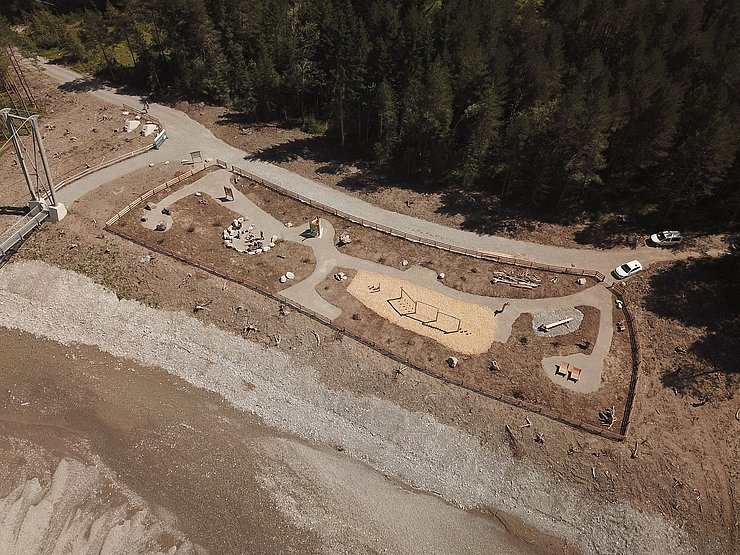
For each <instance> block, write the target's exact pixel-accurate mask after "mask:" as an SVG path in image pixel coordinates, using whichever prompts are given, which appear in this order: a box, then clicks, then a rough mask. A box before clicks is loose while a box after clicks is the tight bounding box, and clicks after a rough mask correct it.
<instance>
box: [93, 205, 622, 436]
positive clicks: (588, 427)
mask: <svg viewBox="0 0 740 555" xmlns="http://www.w3.org/2000/svg"><path fill="white" fill-rule="evenodd" d="M112 220H113V221H112V222H111V221H110V220H109V222H108V223H106V227H105V229H106V231H108V232H110V233H113V234H114V235H117V236H119V237H121V238H122V239H125V240H127V241H130V242H132V243H135V244H137V245H139V246H141V247H143V248H145V249H148V250H150V251H154V252H157V253H159V254H161V255H163V256H168V257H170V258H172V259H174V260H177V261H178V262H181V263H183V264H188V265H190V266H192V267H194V268H197V269H199V270H202V271H204V272H207V273H209V274H211V275H213V276H216V277H218V278H220V279H224V280H227V281H230V282H232V283H236V284H237V285H241V286H243V287H246V288H248V289H250V290H252V291H254V292H256V293H259V294H260V295H262V296H264V297H267V298H269V299H272V300H273V301H275V302H277V303H280V304H283V305H286V306H289V307H291V308H292V309H293V310H295V311H296V312H300V313H301V314H304V315H306V316H308V317H309V318H311V319H313V320H315V321H316V322H319V323H320V324H323V325H324V326H326V327H327V328H329V329H331V330H333V331H335V332H339V333H341V334H343V335H345V336H347V337H349V338H350V339H354V340H355V341H357V342H358V343H361V344H363V345H365V346H367V347H370V348H371V349H373V350H374V351H376V352H377V353H379V354H381V355H383V356H385V357H387V358H389V359H391V360H393V361H395V362H398V363H401V364H404V365H406V366H408V367H409V368H413V369H414V370H417V371H418V372H421V373H423V374H426V375H427V376H430V377H431V378H434V379H436V380H440V381H442V382H444V383H447V384H449V385H454V386H457V387H461V388H463V389H465V390H466V391H470V392H472V393H476V394H478V395H481V396H483V397H487V398H489V399H493V400H496V401H500V402H503V403H506V404H508V405H511V406H513V407H516V408H519V409H523V410H526V411H529V412H531V413H533V414H538V415H540V416H543V417H545V418H548V419H550V420H554V421H556V422H559V423H561V424H565V425H567V426H570V427H571V428H575V429H577V430H581V431H583V432H587V433H590V434H594V435H598V436H601V437H603V438H606V439H609V440H611V441H623V440H624V434H618V433H615V432H612V431H611V430H607V429H605V428H602V427H599V426H595V425H592V424H588V423H586V422H582V421H579V420H576V419H572V418H567V417H565V416H564V415H562V414H558V413H556V412H554V411H550V410H548V409H545V408H542V407H540V406H537V405H534V404H532V403H528V402H527V401H523V400H521V399H517V398H515V397H512V396H509V395H503V394H500V393H496V392H494V391H491V390H489V389H484V388H480V387H475V386H472V385H470V384H467V383H465V382H463V381H461V380H456V379H454V378H450V377H449V376H446V375H444V374H442V373H441V372H439V371H438V370H435V369H432V368H429V367H428V366H422V365H419V364H416V363H414V362H413V361H410V360H408V359H406V358H404V357H403V356H400V355H398V354H396V353H394V352H392V351H390V350H388V349H387V348H386V347H384V346H383V345H379V344H377V343H375V342H374V341H372V340H371V339H368V338H366V337H364V336H362V335H359V334H357V333H355V332H353V331H351V330H348V329H347V328H345V327H344V326H340V325H338V324H336V323H335V322H334V321H333V320H331V319H329V318H327V317H326V316H323V315H321V314H319V313H317V312H314V311H313V310H311V309H309V308H306V307H304V306H303V305H301V304H298V303H296V302H295V301H293V300H291V299H288V298H287V297H284V296H282V295H280V294H279V293H272V292H270V291H267V290H266V289H264V288H263V287H262V286H260V285H258V284H255V283H252V282H250V281H247V280H244V279H236V278H233V277H231V276H228V275H226V274H223V273H221V272H220V271H218V270H217V269H216V268H213V267H210V266H205V265H203V264H201V263H199V262H195V261H194V260H191V259H188V258H185V257H182V256H179V255H176V254H174V253H172V252H169V251H166V250H164V249H161V248H159V247H158V246H155V245H150V244H148V243H146V242H144V241H141V240H139V239H137V238H135V237H132V236H131V235H129V234H128V233H126V232H125V231H123V230H122V229H120V228H110V227H109V226H110V225H112V223H115V222H116V221H118V218H113V219H112Z"/></svg>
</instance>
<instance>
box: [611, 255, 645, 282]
mask: <svg viewBox="0 0 740 555" xmlns="http://www.w3.org/2000/svg"><path fill="white" fill-rule="evenodd" d="M641 270H642V264H640V263H639V262H638V261H637V260H632V261H630V262H627V263H626V264H622V265H621V266H617V267H616V268H614V276H615V277H616V278H618V279H624V278H627V277H630V276H633V275H635V274H636V273H637V272H639V271H641Z"/></svg>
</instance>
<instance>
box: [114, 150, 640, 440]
mask: <svg viewBox="0 0 740 555" xmlns="http://www.w3.org/2000/svg"><path fill="white" fill-rule="evenodd" d="M213 165H218V166H219V167H221V168H224V169H228V164H227V163H226V162H225V161H223V160H220V159H216V161H215V162H210V163H208V164H205V165H204V166H203V167H202V168H199V169H197V170H196V169H193V170H190V171H189V172H186V173H185V174H183V175H180V176H178V177H176V178H174V179H171V180H169V181H167V182H165V183H162V184H161V185H159V186H157V187H155V188H154V189H151V190H150V191H147V192H146V193H144V194H142V195H141V196H139V197H138V198H136V199H135V200H134V201H133V202H131V203H130V204H129V205H127V206H126V207H124V208H123V209H122V210H121V211H120V212H118V213H117V214H116V215H115V216H113V217H112V218H111V219H110V220H108V221H107V222H106V223H105V230H106V231H108V232H110V233H113V234H115V235H118V236H119V237H121V238H123V239H125V240H127V241H130V242H132V243H135V244H138V245H140V246H142V247H144V248H146V249H149V250H151V251H154V252H157V253H159V254H162V255H164V256H168V257H170V258H172V259H174V260H177V261H178V262H181V263H184V264H188V265H190V266H193V267H195V268H198V269H200V270H202V271H204V272H207V273H209V274H211V275H213V276H216V277H218V278H221V279H224V280H227V281H230V282H233V283H236V284H238V285H241V286H243V287H246V288H248V289H250V290H252V291H254V292H256V293H259V294H260V295H263V296H265V297H267V298H269V299H272V300H274V301H275V302H278V303H280V304H283V305H286V306H290V307H291V308H293V309H294V310H295V311H297V312H300V313H301V314H304V315H306V316H308V317H309V318H312V319H313V320H315V321H316V322H319V323H321V324H323V325H324V326H326V327H328V328H330V329H332V330H334V331H336V332H339V333H342V334H343V335H345V336H347V337H349V338H351V339H354V340H355V341H357V342H358V343H361V344H363V345H365V346H367V347H370V348H371V349H373V350H374V351H376V352H378V353H380V354H381V355H383V356H385V357H387V358H389V359H391V360H393V361H396V362H398V363H401V364H404V365H406V366H408V367H410V368H413V369H415V370H417V371H419V372H421V373H423V374H426V375H428V376H430V377H432V378H434V379H437V380H440V381H442V382H444V383H447V384H450V385H454V386H457V387H461V388H463V389H465V390H467V391H470V392H473V393H476V394H478V395H482V396H484V397H487V398H489V399H494V400H496V401H500V402H503V403H506V404H508V405H511V406H513V407H517V408H520V409H524V410H527V411H529V412H531V413H533V414H539V415H540V416H543V417H545V418H548V419H550V420H554V421H556V422H560V423H561V424H565V425H567V426H570V427H572V428H575V429H578V430H581V431H584V432H587V433H590V434H594V435H598V436H601V437H604V438H606V439H609V440H612V441H623V440H624V439H625V435H626V432H627V427H628V425H629V415H630V411H631V409H632V402H633V398H634V392H635V387H636V385H637V374H638V370H639V363H640V346H639V342H638V339H637V334H636V330H635V323H634V319H633V318H632V315H631V314H630V312H629V310H628V309H627V304H626V302H625V300H624V293H623V291H621V290H620V289H618V286H612V287H611V288H610V289H611V290H612V292H613V293H614V294H615V295H616V296H617V297H618V298H620V300H622V310H623V311H624V314H625V320H626V322H627V326H628V329H629V333H630V342H631V345H632V367H633V371H632V378H631V381H630V387H629V393H628V397H627V403H626V406H625V411H624V416H623V418H622V423H621V428H620V432H619V433H617V432H612V431H611V430H607V429H605V428H603V427H599V426H595V425H592V424H589V423H586V422H583V421H580V420H576V419H573V418H568V417H566V416H564V415H562V414H559V413H556V412H554V411H550V410H548V409H545V408H542V407H540V406H537V405H534V404H532V403H528V402H527V401H523V400H521V399H517V398H515V397H512V396H508V395H503V394H500V393H496V392H494V391H491V390H488V389H484V388H480V387H475V386H472V385H470V384H467V383H465V382H463V381H460V380H456V379H454V378H450V377H449V376H446V375H444V374H442V373H441V372H439V371H438V370H436V369H432V368H429V367H427V366H422V365H419V364H416V363H414V362H412V361H410V360H408V359H406V358H404V357H403V356H400V355H398V354H396V353H394V352H392V351H389V350H388V349H387V348H386V347H385V346H382V345H378V344H377V343H375V342H373V341H372V340H371V339H368V338H366V337H363V336H361V335H359V334H357V333H355V332H353V331H351V330H348V329H347V328H345V327H344V326H340V325H338V324H337V323H335V322H334V321H333V320H331V319H329V318H327V317H325V316H323V315H321V314H319V313H317V312H314V311H313V310H311V309H309V308H307V307H304V306H302V305H300V304H298V303H296V302H295V301H293V300H291V299H288V298H287V297H284V296H282V295H280V294H279V293H272V292H270V291H267V290H266V289H264V288H263V287H262V286H260V285H258V284H255V283H252V282H250V281H248V280H244V279H241V280H240V279H236V278H233V277H230V276H228V275H226V274H223V273H221V272H220V271H218V270H217V269H216V268H213V267H209V266H205V265H203V264H201V263H199V262H196V261H194V260H191V259H188V258H184V257H181V256H178V255H176V254H173V253H171V252H168V251H166V250H163V249H160V248H159V247H157V246H154V245H150V244H148V243H145V242H143V241H141V240H139V239H136V238H134V237H132V236H131V235H129V234H127V233H126V232H125V231H123V230H121V229H120V228H116V229H114V228H111V227H110V226H112V225H113V224H115V223H116V222H118V221H119V220H120V219H121V218H122V217H123V216H125V215H126V214H128V213H129V212H130V211H131V210H133V209H134V208H135V207H137V206H139V205H140V204H141V203H143V202H144V201H145V200H147V199H148V198H150V197H152V196H153V195H155V194H157V193H159V192H161V191H163V190H165V189H167V188H169V187H172V186H173V185H175V184H177V183H180V182H181V181H183V180H185V179H188V178H189V177H192V176H193V175H195V174H197V173H199V172H201V171H203V170H205V169H206V168H208V167H210V166H213ZM231 171H232V172H233V173H235V174H237V175H240V176H242V177H246V178H247V179H251V180H253V181H255V182H257V183H259V184H261V185H264V186H266V187H268V188H270V189H272V190H274V191H276V192H278V193H281V194H284V195H287V196H289V197H291V198H294V199H296V200H298V201H300V202H302V203H304V204H307V205H309V206H312V207H315V208H318V209H320V210H323V211H324V212H328V213H330V214H333V215H335V216H338V217H340V218H343V219H346V220H348V221H351V222H353V223H356V224H359V225H362V226H364V227H368V228H372V229H375V230H377V231H381V232H383V233H387V234H389V235H393V236H395V237H401V238H404V239H407V240H409V241H413V242H417V243H421V244H424V245H428V246H431V247H435V248H439V249H442V250H447V251H450V252H454V253H458V254H462V255H465V256H471V257H474V258H479V259H484V260H492V261H495V262H501V263H504V264H511V265H514V266H520V267H524V268H533V269H539V270H546V271H551V272H559V273H565V274H571V275H579V276H586V277H590V278H593V279H595V280H596V281H598V282H603V281H604V279H605V276H604V275H603V274H602V273H600V272H596V271H593V270H583V269H578V268H567V267H562V266H553V265H549V264H539V263H536V262H530V261H527V260H519V259H516V258H510V257H505V256H500V255H494V254H491V253H486V252H481V251H474V250H471V249H464V248H462V247H456V246H454V245H449V244H447V243H442V242H439V241H432V240H429V239H426V238H423V237H420V236H416V235H412V234H407V233H404V232H401V231H398V230H396V229H393V228H391V227H388V226H383V225H380V224H376V223H374V222H372V221H369V220H364V219H361V218H357V217H355V216H353V215H351V214H347V213H346V212H342V211H340V210H336V209H334V208H332V207H330V206H326V205H324V204H322V203H319V202H316V201H313V200H311V199H308V198H306V197H303V196H302V195H300V194H298V193H295V192H293V191H290V190H288V189H285V188H284V187H281V186H280V185H277V184H275V183H272V182H270V181H267V180H264V179H262V178H260V177H258V176H255V175H254V174H252V173H250V172H247V171H245V170H242V169H240V168H237V167H236V166H232V167H231Z"/></svg>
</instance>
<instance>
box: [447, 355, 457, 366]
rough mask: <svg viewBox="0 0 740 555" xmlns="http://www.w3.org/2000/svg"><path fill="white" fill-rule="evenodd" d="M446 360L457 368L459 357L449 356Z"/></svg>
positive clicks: (449, 364)
mask: <svg viewBox="0 0 740 555" xmlns="http://www.w3.org/2000/svg"><path fill="white" fill-rule="evenodd" d="M446 362H447V365H448V366H449V367H450V368H455V367H456V366H457V363H458V360H457V357H447V360H446Z"/></svg>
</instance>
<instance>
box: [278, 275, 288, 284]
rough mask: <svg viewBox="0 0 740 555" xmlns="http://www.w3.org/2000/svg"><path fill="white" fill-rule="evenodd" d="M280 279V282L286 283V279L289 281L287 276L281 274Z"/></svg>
mask: <svg viewBox="0 0 740 555" xmlns="http://www.w3.org/2000/svg"><path fill="white" fill-rule="evenodd" d="M278 281H280V283H285V282H286V281H288V278H287V277H285V276H280V279H279V280H278Z"/></svg>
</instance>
